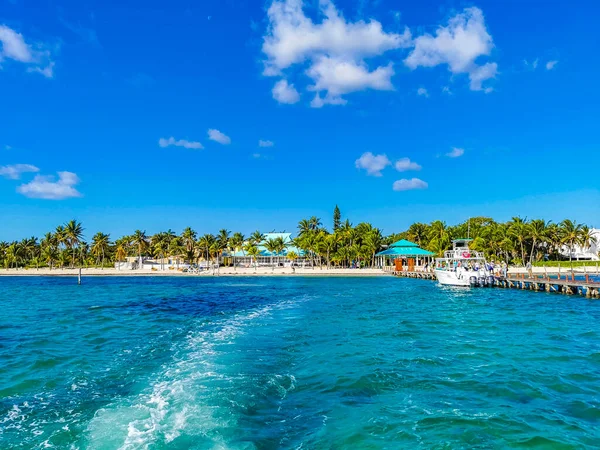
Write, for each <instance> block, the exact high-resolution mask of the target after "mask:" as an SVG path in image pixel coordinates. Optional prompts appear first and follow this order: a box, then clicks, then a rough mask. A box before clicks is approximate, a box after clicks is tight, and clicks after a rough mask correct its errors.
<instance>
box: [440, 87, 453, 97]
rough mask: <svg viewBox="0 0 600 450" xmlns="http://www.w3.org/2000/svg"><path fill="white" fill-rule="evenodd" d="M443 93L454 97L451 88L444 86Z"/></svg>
mask: <svg viewBox="0 0 600 450" xmlns="http://www.w3.org/2000/svg"><path fill="white" fill-rule="evenodd" d="M442 92H443V93H444V94H448V95H452V91H451V90H450V86H444V87H443V88H442Z"/></svg>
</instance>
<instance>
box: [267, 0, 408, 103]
mask: <svg viewBox="0 0 600 450" xmlns="http://www.w3.org/2000/svg"><path fill="white" fill-rule="evenodd" d="M303 6H304V5H303V2H302V0H274V1H273V3H272V4H271V6H270V7H269V10H268V13H267V14H268V19H269V26H268V29H267V33H266V35H265V36H264V38H263V46H262V51H263V53H264V54H265V55H266V60H265V61H264V64H265V70H264V72H263V73H264V74H265V75H267V76H279V75H281V74H282V73H283V71H284V70H286V69H289V68H290V67H292V66H294V65H304V64H305V63H307V64H308V69H307V70H306V74H307V75H308V76H309V77H310V78H311V79H312V80H313V82H314V84H312V85H311V86H309V89H310V90H312V91H315V92H316V94H315V100H313V102H312V106H314V107H320V106H323V105H324V104H335V105H342V104H345V103H346V101H345V100H344V99H343V98H342V97H341V95H343V94H347V93H350V92H355V91H361V90H365V89H377V90H390V89H392V84H391V77H392V75H393V74H394V71H393V69H392V66H391V63H389V64H387V65H384V66H381V67H378V68H376V69H375V70H373V71H371V70H370V69H369V67H368V65H367V63H366V61H365V59H366V58H371V57H376V56H380V55H382V54H383V53H385V52H386V51H388V50H392V49H397V48H402V47H407V46H409V45H410V41H411V35H410V31H408V29H406V30H405V31H404V33H402V34H398V33H386V32H385V31H383V27H382V25H381V23H380V22H378V21H376V20H370V21H368V22H365V21H363V20H360V21H357V22H349V21H347V20H346V19H345V18H344V17H343V16H342V15H341V13H340V12H339V11H338V10H337V8H336V7H335V5H334V4H333V2H332V1H331V0H321V1H320V3H319V12H320V14H321V16H322V17H323V19H322V21H321V22H320V23H316V22H314V21H313V20H312V19H310V18H308V17H307V16H306V15H305V14H304V11H303ZM274 97H275V93H274ZM296 101H297V97H296Z"/></svg>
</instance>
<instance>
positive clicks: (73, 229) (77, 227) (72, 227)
mask: <svg viewBox="0 0 600 450" xmlns="http://www.w3.org/2000/svg"><path fill="white" fill-rule="evenodd" d="M82 237H83V227H82V226H81V223H80V222H77V221H76V220H70V221H69V222H67V223H66V224H65V227H64V240H65V243H66V245H67V247H68V248H69V250H70V251H71V267H75V251H74V249H75V247H77V246H78V245H79V244H80V242H81V238H82Z"/></svg>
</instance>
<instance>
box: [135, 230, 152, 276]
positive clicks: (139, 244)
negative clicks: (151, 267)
mask: <svg viewBox="0 0 600 450" xmlns="http://www.w3.org/2000/svg"><path fill="white" fill-rule="evenodd" d="M131 243H132V244H133V245H134V246H135V248H136V250H137V257H138V261H139V264H140V267H139V268H140V269H141V268H142V255H143V254H144V252H145V251H146V250H147V249H148V247H149V245H150V244H149V241H148V236H146V232H145V231H141V230H135V231H134V232H133V234H132V235H131Z"/></svg>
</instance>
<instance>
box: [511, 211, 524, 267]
mask: <svg viewBox="0 0 600 450" xmlns="http://www.w3.org/2000/svg"><path fill="white" fill-rule="evenodd" d="M508 224H509V229H508V230H509V234H510V235H511V236H512V237H513V238H514V239H515V240H516V241H517V243H518V244H519V246H520V247H521V263H522V264H523V265H525V241H526V240H527V238H528V237H529V227H528V225H527V219H526V218H525V219H521V218H520V217H513V218H512V219H511V220H510V222H509V223H508Z"/></svg>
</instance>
